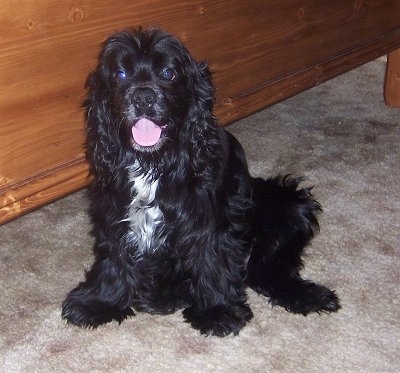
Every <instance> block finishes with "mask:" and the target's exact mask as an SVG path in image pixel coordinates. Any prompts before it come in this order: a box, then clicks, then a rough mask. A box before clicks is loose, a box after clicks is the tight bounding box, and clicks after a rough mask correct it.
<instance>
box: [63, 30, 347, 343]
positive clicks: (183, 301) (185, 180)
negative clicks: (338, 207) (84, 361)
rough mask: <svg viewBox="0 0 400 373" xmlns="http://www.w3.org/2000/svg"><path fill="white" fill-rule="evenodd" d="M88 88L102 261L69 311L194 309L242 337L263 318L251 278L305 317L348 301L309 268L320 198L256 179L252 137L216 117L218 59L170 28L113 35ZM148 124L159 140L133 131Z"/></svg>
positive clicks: (72, 318)
mask: <svg viewBox="0 0 400 373" xmlns="http://www.w3.org/2000/svg"><path fill="white" fill-rule="evenodd" d="M87 89H88V98H87V100H86V102H85V107H86V114H87V119H86V122H87V158H88V160H89V162H90V166H91V172H92V174H93V175H94V181H93V183H92V185H91V187H90V189H89V196H90V200H91V215H92V218H93V223H94V230H93V233H94V236H95V238H96V242H95V247H94V253H95V262H94V264H93V266H92V268H91V269H90V270H89V271H88V272H87V274H86V280H85V281H84V282H81V283H80V284H79V285H78V286H77V287H76V288H75V289H73V290H72V291H71V292H70V293H69V294H68V296H67V298H66V300H65V301H64V303H63V310H62V316H63V318H65V319H66V320H67V321H68V322H71V323H73V324H76V325H79V326H83V327H97V326H98V325H100V324H103V323H106V322H109V321H111V320H116V321H118V322H121V321H122V320H124V319H125V318H126V317H128V316H130V315H133V314H134V312H133V310H132V309H135V310H137V311H145V312H151V313H170V312H174V311H176V310H177V309H182V308H184V311H183V316H184V318H185V319H186V321H187V322H189V323H191V325H192V326H193V327H194V328H196V329H198V330H200V332H201V333H203V334H206V335H211V334H212V335H217V336H225V335H227V334H230V333H233V334H238V333H239V331H240V329H241V328H242V327H243V326H244V325H245V324H246V322H247V321H249V320H250V319H251V318H252V312H251V310H250V307H249V306H248V304H247V296H246V287H247V286H250V287H251V288H253V289H254V290H255V291H257V292H259V293H261V294H264V295H266V296H268V297H269V298H270V302H271V303H272V304H273V305H281V306H283V307H285V308H286V309H287V310H288V311H292V312H295V313H302V314H304V315H306V314H307V313H309V312H311V311H316V312H321V311H326V312H330V311H336V310H338V309H339V308H340V306H339V301H338V298H337V297H336V295H335V293H334V292H332V291H330V290H329V289H327V288H325V287H323V286H321V285H317V284H314V283H312V282H309V281H305V280H303V279H302V278H301V277H300V275H299V270H300V269H301V267H302V261H301V254H302V251H303V248H304V246H306V245H307V244H308V243H309V241H310V240H311V239H312V237H313V236H314V234H315V232H316V231H317V230H318V222H317V218H316V215H317V213H318V212H319V211H320V210H321V208H320V205H319V204H318V202H316V201H315V200H314V199H313V198H312V195H311V193H310V189H301V188H299V183H300V181H301V180H300V179H296V178H291V177H277V178H274V179H268V180H262V179H254V178H252V177H250V176H249V173H248V169H247V164H246V160H245V156H244V154H243V150H242V148H241V146H240V144H239V143H238V141H237V140H236V139H235V138H234V137H233V136H232V135H231V134H229V133H228V132H226V131H225V130H224V129H222V128H221V127H219V126H218V125H217V123H216V120H215V118H214V117H213V115H212V110H213V96H214V92H213V87H212V84H211V80H210V74H209V71H208V68H207V65H206V64H204V63H197V62H195V61H194V60H193V58H192V57H191V56H190V54H189V52H188V51H187V50H186V48H185V47H184V46H183V45H182V44H181V43H180V42H179V41H178V40H177V39H175V38H173V37H172V36H170V35H168V34H166V33H164V32H163V31H160V30H147V31H142V30H139V31H135V30H133V31H127V32H121V33H117V34H115V35H113V36H111V37H110V38H109V39H108V40H106V42H105V43H104V46H103V49H102V52H101V55H100V57H99V64H98V66H97V69H96V70H95V71H94V72H93V73H91V74H90V76H89V78H88V81H87ZM143 118H146V119H149V120H151V121H152V123H154V124H155V125H157V126H159V127H160V129H161V135H160V138H159V139H158V140H157V142H156V143H155V144H152V145H151V146H147V145H146V146H145V145H143V144H141V143H140V141H136V140H135V139H134V137H133V132H132V127H133V126H135V123H137V122H138V121H139V120H141V119H143Z"/></svg>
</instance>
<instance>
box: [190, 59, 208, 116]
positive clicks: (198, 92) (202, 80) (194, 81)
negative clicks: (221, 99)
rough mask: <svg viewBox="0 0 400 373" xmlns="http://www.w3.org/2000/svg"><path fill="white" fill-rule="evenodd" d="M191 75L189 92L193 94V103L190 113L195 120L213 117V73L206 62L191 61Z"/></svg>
mask: <svg viewBox="0 0 400 373" xmlns="http://www.w3.org/2000/svg"><path fill="white" fill-rule="evenodd" d="M191 62H192V64H191V65H192V66H191V72H190V74H189V77H190V78H189V81H188V85H189V91H190V92H192V97H191V98H192V102H191V103H190V108H189V113H190V114H191V116H192V117H193V118H197V119H199V118H201V117H203V116H210V115H211V116H212V111H213V106H214V105H213V104H214V87H213V85H212V82H211V73H210V70H209V67H208V65H207V63H206V62H204V61H201V62H196V61H194V60H192V61H191Z"/></svg>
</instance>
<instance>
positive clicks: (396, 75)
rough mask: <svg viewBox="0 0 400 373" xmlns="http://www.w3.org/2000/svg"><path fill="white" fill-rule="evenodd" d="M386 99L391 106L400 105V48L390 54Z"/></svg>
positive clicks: (386, 79)
mask: <svg viewBox="0 0 400 373" xmlns="http://www.w3.org/2000/svg"><path fill="white" fill-rule="evenodd" d="M385 101H386V104H387V105H389V106H394V107H400V49H396V50H395V51H393V52H391V53H389V54H388V60H387V67H386V77H385Z"/></svg>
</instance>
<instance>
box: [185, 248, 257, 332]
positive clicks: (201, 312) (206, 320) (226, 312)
mask: <svg viewBox="0 0 400 373" xmlns="http://www.w3.org/2000/svg"><path fill="white" fill-rule="evenodd" d="M202 260H203V261H204V262H203V263H201V264H200V265H199V263H197V265H196V266H195V268H194V270H193V273H192V282H191V290H190V299H191V303H192V305H191V306H190V307H188V308H186V309H185V310H184V311H183V316H184V318H185V320H186V321H187V322H189V323H190V324H191V325H192V327H193V328H195V329H198V330H199V331H200V333H201V334H205V335H207V336H210V335H215V336H219V337H224V336H227V335H229V334H231V333H233V334H234V335H237V334H238V333H239V331H240V330H241V329H242V328H243V327H244V326H245V324H246V322H247V321H249V320H250V319H251V318H252V317H253V313H252V311H251V309H250V307H249V306H248V304H247V303H246V300H247V297H246V292H245V287H244V285H243V279H242V274H241V273H240V271H239V270H238V268H236V266H235V265H233V264H232V263H231V266H230V267H229V264H228V265H227V263H228V262H229V260H227V261H222V262H221V263H223V264H224V265H221V263H220V262H219V261H216V260H215V259H211V258H208V257H207V256H205V257H203V258H202ZM235 264H236V263H235ZM236 269H237V270H236ZM196 270H198V272H197V273H196Z"/></svg>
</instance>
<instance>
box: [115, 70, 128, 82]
mask: <svg viewBox="0 0 400 373" xmlns="http://www.w3.org/2000/svg"><path fill="white" fill-rule="evenodd" d="M115 76H116V77H117V79H118V80H125V79H126V72H125V71H122V70H119V71H117V74H116V75H115Z"/></svg>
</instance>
